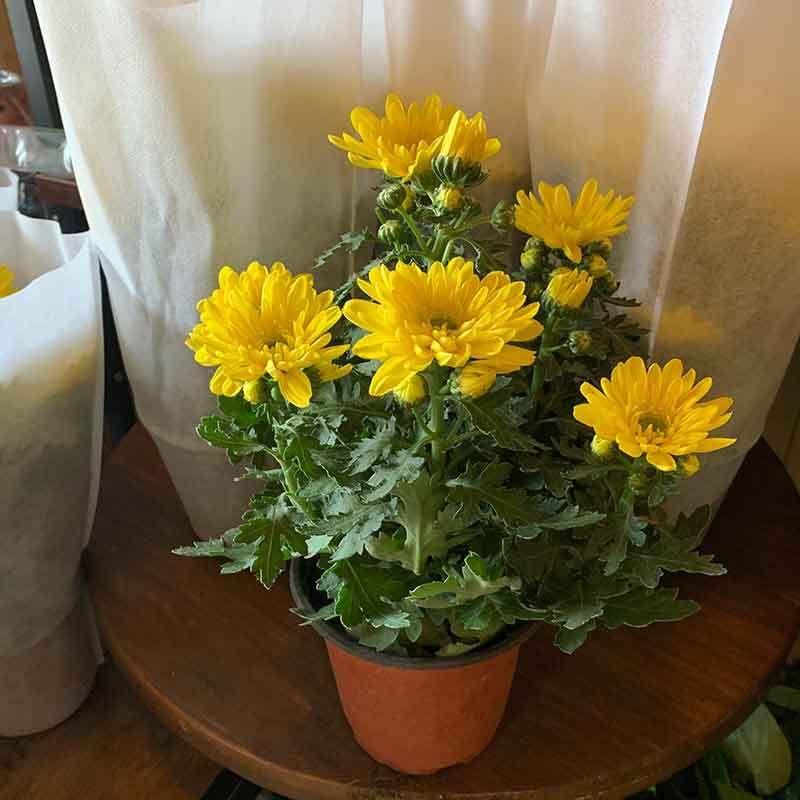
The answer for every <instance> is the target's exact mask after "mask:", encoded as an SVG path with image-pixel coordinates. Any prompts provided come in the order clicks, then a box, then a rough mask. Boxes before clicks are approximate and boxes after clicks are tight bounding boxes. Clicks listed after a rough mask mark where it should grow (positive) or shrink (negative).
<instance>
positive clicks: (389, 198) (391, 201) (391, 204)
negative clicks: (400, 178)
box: [377, 183, 410, 211]
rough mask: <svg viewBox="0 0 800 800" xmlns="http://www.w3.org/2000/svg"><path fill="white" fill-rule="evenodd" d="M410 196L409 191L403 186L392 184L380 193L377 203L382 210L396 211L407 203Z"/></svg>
mask: <svg viewBox="0 0 800 800" xmlns="http://www.w3.org/2000/svg"><path fill="white" fill-rule="evenodd" d="M409 194H410V192H409V191H408V189H406V187H405V186H403V185H402V184H399V183H392V184H390V185H389V186H385V187H384V188H383V189H381V190H380V191H379V192H378V199H377V202H378V205H379V206H380V207H381V208H385V209H386V210H387V211H394V210H395V209H396V208H399V207H400V206H402V205H403V204H404V203H405V202H406V199H407V196H408V195H409Z"/></svg>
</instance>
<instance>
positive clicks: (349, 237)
mask: <svg viewBox="0 0 800 800" xmlns="http://www.w3.org/2000/svg"><path fill="white" fill-rule="evenodd" d="M373 238H374V237H373V234H372V233H371V232H370V230H369V228H364V229H363V230H360V231H348V232H347V233H343V234H342V235H341V236H340V237H339V241H338V242H336V243H335V244H333V245H331V246H330V247H329V248H328V249H327V250H323V252H322V253H320V254H319V255H318V256H317V257H316V258H315V259H314V263H313V265H312V266H311V269H312V270H314V271H316V270H318V269H321V268H322V267H324V266H325V264H327V263H328V261H330V260H331V258H333V256H335V255H336V253H338V252H339V250H341V249H343V248H346V249H347V251H348V252H350V253H355V252H357V251H358V250H359V249H360V248H361V247H362V246H363V244H364V242H366V241H367V240H369V239H373Z"/></svg>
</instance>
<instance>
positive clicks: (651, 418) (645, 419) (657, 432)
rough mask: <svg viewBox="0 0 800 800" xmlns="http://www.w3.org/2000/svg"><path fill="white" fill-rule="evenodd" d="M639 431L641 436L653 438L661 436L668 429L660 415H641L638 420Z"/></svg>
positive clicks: (667, 424)
mask: <svg viewBox="0 0 800 800" xmlns="http://www.w3.org/2000/svg"><path fill="white" fill-rule="evenodd" d="M638 423H639V431H640V433H641V434H642V435H645V436H646V435H648V434H649V435H650V436H654V437H660V436H663V435H664V434H665V433H666V432H667V429H668V428H669V423H668V422H667V420H665V419H664V417H663V416H661V414H656V413H653V412H651V413H649V414H642V415H641V416H640V417H639V420H638Z"/></svg>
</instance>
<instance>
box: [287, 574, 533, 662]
mask: <svg viewBox="0 0 800 800" xmlns="http://www.w3.org/2000/svg"><path fill="white" fill-rule="evenodd" d="M315 563H316V562H315V561H313V560H310V559H305V558H295V559H293V560H292V562H291V564H290V565H289V589H290V591H291V593H292V599H293V600H294V602H295V605H296V607H297V609H298V610H299V611H303V612H305V613H306V614H312V613H314V612H315V611H317V610H318V609H317V608H316V607H315V606H314V604H313V603H312V601H311V596H310V594H309V592H308V586H309V584H311V583H312V582H314V567H315ZM307 624H310V625H311V627H312V628H314V630H315V631H316V632H317V633H318V634H319V635H320V636H321V637H322V638H323V639H325V640H326V641H328V642H331V643H332V644H335V645H336V647H338V648H339V649H341V650H344V651H345V652H347V653H350V655H353V656H356V657H357V658H361V659H364V660H365V661H372V662H373V663H375V664H380V665H382V666H384V667H394V668H396V669H413V670H429V669H454V668H457V667H467V666H470V665H471V664H478V663H480V662H481V661H488V660H489V659H491V658H494V657H495V656H498V655H500V654H501V653H504V652H505V651H506V650H511V649H512V648H514V647H518V646H519V645H521V644H522V643H523V642H524V641H526V640H527V639H528V638H530V636H531V635H532V634H533V632H534V630H535V629H536V627H537V624H538V623H535V622H523V623H521V624H518V625H515V626H513V627H510V628H508V629H507V631H506V633H505V635H503V636H502V638H500V639H498V640H497V641H495V642H493V643H492V644H490V645H489V646H488V647H480V648H478V649H476V650H472V651H470V652H469V653H465V654H464V655H461V656H440V657H422V658H412V657H410V656H398V655H394V654H393V653H386V652H379V651H377V650H373V649H372V648H370V647H364V645H362V644H359V643H358V642H357V641H356V640H355V639H353V638H352V637H350V636H348V635H347V634H346V633H345V632H344V631H342V630H341V629H340V628H338V627H337V626H335V625H331V624H330V623H328V622H325V621H324V620H319V621H316V622H311V623H307Z"/></svg>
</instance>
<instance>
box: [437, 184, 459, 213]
mask: <svg viewBox="0 0 800 800" xmlns="http://www.w3.org/2000/svg"><path fill="white" fill-rule="evenodd" d="M463 203H464V195H463V194H462V193H461V191H460V190H459V189H456V188H455V187H453V186H441V187H440V188H439V191H438V192H436V208H437V210H438V211H440V212H446V211H458V209H459V208H461V206H462V205H463Z"/></svg>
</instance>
